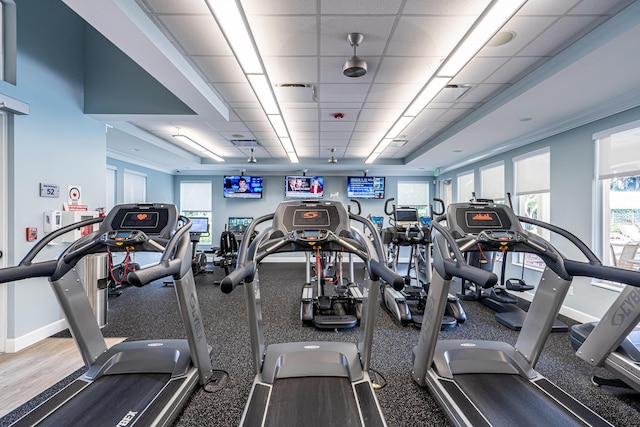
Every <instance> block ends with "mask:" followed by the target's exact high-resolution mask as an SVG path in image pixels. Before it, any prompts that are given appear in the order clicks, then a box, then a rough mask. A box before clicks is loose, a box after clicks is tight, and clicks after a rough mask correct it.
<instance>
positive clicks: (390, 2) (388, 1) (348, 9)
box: [320, 0, 402, 15]
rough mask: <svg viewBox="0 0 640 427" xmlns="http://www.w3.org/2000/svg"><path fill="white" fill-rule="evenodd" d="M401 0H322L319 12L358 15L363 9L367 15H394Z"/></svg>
mask: <svg viewBox="0 0 640 427" xmlns="http://www.w3.org/2000/svg"><path fill="white" fill-rule="evenodd" d="M401 4H402V1H401V0H350V1H348V2H345V1H344V0H322V1H321V2H320V13H321V14H323V15H360V14H361V13H362V11H363V10H366V11H367V14H368V15H395V14H396V13H398V10H399V8H400V5H401Z"/></svg>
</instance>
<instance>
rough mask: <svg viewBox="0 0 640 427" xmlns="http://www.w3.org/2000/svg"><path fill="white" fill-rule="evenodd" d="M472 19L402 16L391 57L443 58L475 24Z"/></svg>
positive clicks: (391, 47)
mask: <svg viewBox="0 0 640 427" xmlns="http://www.w3.org/2000/svg"><path fill="white" fill-rule="evenodd" d="M475 18H476V17H475V16H455V17H453V16H403V17H401V18H400V22H399V25H398V26H397V28H396V30H395V32H394V33H393V35H392V37H391V41H390V43H389V48H388V50H387V54H388V55H391V56H430V57H446V56H447V55H449V53H450V52H451V51H452V50H453V48H454V47H455V46H456V44H458V42H459V41H460V39H462V37H463V36H464V35H465V33H466V32H467V31H468V29H469V28H470V27H471V25H473V23H474V22H475Z"/></svg>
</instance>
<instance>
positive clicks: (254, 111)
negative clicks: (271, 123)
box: [235, 108, 267, 122]
mask: <svg viewBox="0 0 640 427" xmlns="http://www.w3.org/2000/svg"><path fill="white" fill-rule="evenodd" d="M235 112H236V114H238V117H240V119H241V120H242V121H244V122H258V121H262V122H265V121H266V120H267V115H266V114H265V113H264V111H263V110H262V109H259V108H237V109H236V110H235Z"/></svg>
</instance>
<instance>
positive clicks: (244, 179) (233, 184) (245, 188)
mask: <svg viewBox="0 0 640 427" xmlns="http://www.w3.org/2000/svg"><path fill="white" fill-rule="evenodd" d="M224 197H227V198H236V199H261V198H262V177H261V176H246V175H242V176H225V177H224Z"/></svg>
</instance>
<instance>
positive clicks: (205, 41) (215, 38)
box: [158, 14, 231, 56]
mask: <svg viewBox="0 0 640 427" xmlns="http://www.w3.org/2000/svg"><path fill="white" fill-rule="evenodd" d="M158 19H159V20H160V22H162V23H163V24H164V25H165V26H166V27H167V29H168V30H169V32H170V33H171V34H172V35H173V37H175V38H176V39H177V40H179V41H180V46H181V47H182V48H183V49H184V51H185V53H186V54H187V55H224V56H227V55H231V49H230V48H229V45H227V42H226V41H225V39H224V36H223V35H222V32H221V31H220V30H219V29H218V26H217V25H216V22H215V20H214V19H213V16H212V15H211V14H207V15H159V16H158Z"/></svg>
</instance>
